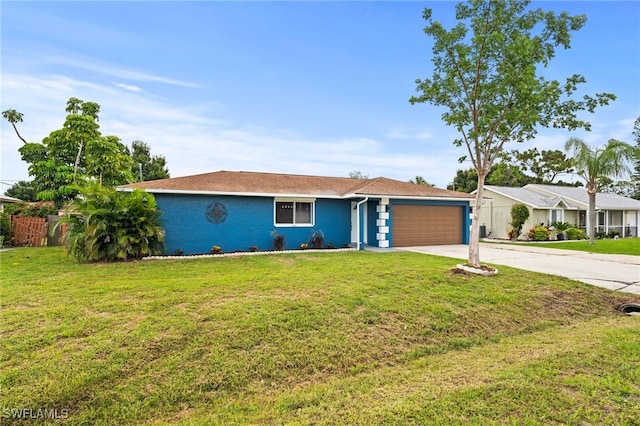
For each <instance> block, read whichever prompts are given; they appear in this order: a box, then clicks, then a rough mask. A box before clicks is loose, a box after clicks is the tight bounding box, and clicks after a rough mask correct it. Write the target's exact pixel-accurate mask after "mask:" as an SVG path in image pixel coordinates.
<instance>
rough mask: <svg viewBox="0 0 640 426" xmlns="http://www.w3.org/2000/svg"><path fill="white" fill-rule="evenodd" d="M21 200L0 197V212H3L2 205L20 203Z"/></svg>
mask: <svg viewBox="0 0 640 426" xmlns="http://www.w3.org/2000/svg"><path fill="white" fill-rule="evenodd" d="M21 202H22V200H20V199H18V198H13V197H8V196H6V195H0V212H3V211H4V205H5V204H10V203H21Z"/></svg>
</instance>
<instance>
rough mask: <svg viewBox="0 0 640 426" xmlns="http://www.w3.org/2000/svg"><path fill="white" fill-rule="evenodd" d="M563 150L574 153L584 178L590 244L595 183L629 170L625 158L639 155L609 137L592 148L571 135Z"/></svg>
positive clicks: (628, 158) (631, 148)
mask: <svg viewBox="0 0 640 426" xmlns="http://www.w3.org/2000/svg"><path fill="white" fill-rule="evenodd" d="M564 148H565V150H566V151H568V152H571V153H572V154H573V161H574V164H575V167H576V169H577V173H578V175H579V176H580V177H581V178H582V179H584V180H585V182H586V186H587V193H588V194H589V206H588V212H587V233H588V234H589V244H593V242H594V238H595V227H596V192H597V190H598V182H599V181H600V180H601V179H602V178H603V177H616V176H621V175H623V174H624V173H627V172H630V169H629V166H628V165H627V163H626V162H627V161H630V160H632V159H634V158H635V156H636V155H638V152H637V151H638V150H637V149H636V148H634V147H633V146H631V145H629V144H627V143H625V142H621V141H617V140H615V139H610V140H609V142H607V144H606V145H605V146H604V148H598V147H591V146H589V145H587V144H586V143H585V142H584V141H583V140H581V139H578V138H571V139H569V140H568V141H567V143H566V144H565V147H564Z"/></svg>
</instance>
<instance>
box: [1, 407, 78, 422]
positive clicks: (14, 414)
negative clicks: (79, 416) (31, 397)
mask: <svg viewBox="0 0 640 426" xmlns="http://www.w3.org/2000/svg"><path fill="white" fill-rule="evenodd" d="M0 417H2V418H4V419H25V420H27V419H29V420H33V419H54V420H55V419H57V420H60V419H66V418H67V417H69V410H68V409H66V408H3V409H2V414H1V415H0Z"/></svg>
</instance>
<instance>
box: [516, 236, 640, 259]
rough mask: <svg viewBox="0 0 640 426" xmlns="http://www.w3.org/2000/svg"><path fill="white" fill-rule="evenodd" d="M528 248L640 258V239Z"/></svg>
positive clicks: (565, 242)
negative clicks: (628, 255)
mask: <svg viewBox="0 0 640 426" xmlns="http://www.w3.org/2000/svg"><path fill="white" fill-rule="evenodd" d="M526 244H527V246H534V247H545V248H555V249H563V250H580V251H587V252H590V253H602V254H630V255H634V256H640V238H620V239H618V240H612V239H605V240H595V241H594V243H593V245H590V244H589V241H587V240H580V241H560V242H553V243H533V242H532V243H529V242H528V243H526Z"/></svg>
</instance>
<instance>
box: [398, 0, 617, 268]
mask: <svg viewBox="0 0 640 426" xmlns="http://www.w3.org/2000/svg"><path fill="white" fill-rule="evenodd" d="M529 3H530V2H529V1H527V0H508V1H487V0H472V1H470V2H468V3H460V4H458V5H457V6H456V19H457V20H458V21H459V22H458V24H457V25H456V26H455V27H454V28H452V29H451V30H449V31H447V30H446V29H445V28H444V27H443V26H442V24H440V23H439V22H437V21H433V20H432V18H431V15H432V12H431V9H425V10H424V14H423V16H424V19H425V20H426V21H427V22H428V25H427V27H426V28H425V29H424V31H425V33H426V34H427V35H428V36H430V37H432V38H433V40H434V44H433V58H432V62H433V75H432V77H431V78H427V79H425V80H416V84H417V91H418V92H420V94H419V95H418V96H414V97H412V98H411V99H410V102H411V103H412V104H415V103H430V104H432V105H436V106H440V107H444V108H445V112H444V113H443V115H442V118H443V120H444V122H445V123H446V124H447V125H450V126H454V127H455V128H456V130H458V132H459V133H460V135H461V137H460V138H459V139H457V140H455V141H454V145H456V146H458V147H462V146H464V147H465V148H466V153H467V155H465V156H463V157H461V158H460V161H463V160H464V159H466V158H467V157H469V159H470V160H471V162H472V163H473V167H474V168H475V170H476V172H477V174H478V188H477V193H476V203H475V206H476V207H475V209H474V211H473V222H472V227H471V236H470V242H469V259H468V263H469V265H471V266H474V267H479V266H480V255H479V223H480V221H479V217H480V211H481V209H482V201H483V195H484V183H485V178H486V176H487V174H488V173H489V171H490V170H491V166H492V165H493V163H494V161H495V160H496V159H497V158H498V157H499V155H500V154H501V153H502V152H503V147H504V145H505V144H506V143H507V142H524V141H526V140H530V139H532V138H533V137H534V136H535V135H536V128H537V127H538V126H543V127H555V128H566V129H569V130H573V129H578V128H584V129H586V130H589V128H590V126H589V123H588V122H586V121H582V120H580V119H578V117H577V113H578V112H580V111H589V112H593V111H594V110H595V108H596V107H598V106H599V105H606V104H608V103H609V101H611V100H614V99H615V96H614V95H612V94H608V93H602V94H597V95H596V96H595V97H590V96H586V95H585V96H584V97H583V98H582V99H580V100H575V99H572V95H573V93H574V92H575V91H576V90H577V86H578V85H579V84H580V83H584V82H585V79H584V77H582V76H581V75H577V74H576V75H573V76H571V77H569V78H567V80H566V81H565V82H564V83H560V82H558V81H556V80H547V79H545V78H544V77H542V76H541V75H539V74H538V69H539V68H540V67H546V66H547V65H548V64H549V62H550V61H551V59H553V57H554V56H555V53H556V48H558V47H562V48H565V49H568V48H570V42H571V33H572V32H574V31H577V30H579V29H580V28H582V26H583V25H584V24H585V22H586V17H585V16H584V15H579V16H570V15H569V14H568V13H566V12H562V13H560V14H556V13H555V12H553V11H551V12H545V11H543V10H541V9H535V10H530V9H528V6H529Z"/></svg>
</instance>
